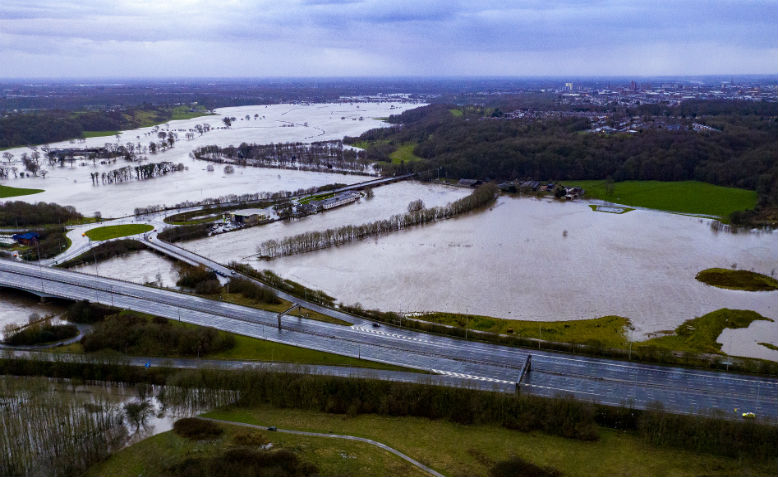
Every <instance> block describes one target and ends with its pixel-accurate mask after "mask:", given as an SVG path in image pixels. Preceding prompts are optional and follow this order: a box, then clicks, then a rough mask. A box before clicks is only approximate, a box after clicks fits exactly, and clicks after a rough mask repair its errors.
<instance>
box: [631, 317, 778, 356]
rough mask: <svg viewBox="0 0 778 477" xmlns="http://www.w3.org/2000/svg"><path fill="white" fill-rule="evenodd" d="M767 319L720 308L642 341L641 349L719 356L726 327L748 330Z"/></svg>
mask: <svg viewBox="0 0 778 477" xmlns="http://www.w3.org/2000/svg"><path fill="white" fill-rule="evenodd" d="M757 320H766V321H773V320H771V319H770V318H765V317H764V316H762V315H760V314H759V313H756V312H754V311H749V310H730V309H728V308H722V309H721V310H716V311H713V312H710V313H708V314H707V315H703V316H700V317H698V318H694V319H691V320H686V321H684V322H683V323H682V324H681V326H679V327H678V328H676V329H675V332H674V333H673V334H672V335H668V336H661V337H658V338H651V339H649V340H647V341H642V342H641V343H640V345H643V346H658V347H660V348H665V349H669V350H671V351H686V352H695V353H721V344H720V343H717V342H716V339H717V338H718V337H719V335H720V334H721V332H722V331H724V329H725V328H748V325H750V324H751V322H753V321H757Z"/></svg>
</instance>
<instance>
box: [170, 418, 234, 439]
mask: <svg viewBox="0 0 778 477" xmlns="http://www.w3.org/2000/svg"><path fill="white" fill-rule="evenodd" d="M173 432H175V433H176V434H178V435H179V436H181V437H183V438H185V439H191V440H197V441H200V440H205V439H215V438H217V437H219V436H220V435H222V433H224V430H223V429H222V428H221V427H219V426H218V425H216V424H215V423H213V422H211V421H206V420H203V419H197V418H194V417H187V418H184V419H179V420H177V421H176V422H175V423H174V424H173Z"/></svg>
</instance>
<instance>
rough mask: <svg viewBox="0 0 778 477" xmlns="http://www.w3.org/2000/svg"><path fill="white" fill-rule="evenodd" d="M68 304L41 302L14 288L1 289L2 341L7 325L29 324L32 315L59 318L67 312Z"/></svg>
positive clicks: (0, 319) (0, 334)
mask: <svg viewBox="0 0 778 477" xmlns="http://www.w3.org/2000/svg"><path fill="white" fill-rule="evenodd" d="M66 308H67V305H66V302H64V301H61V300H48V301H46V302H41V300H40V298H38V297H37V296H35V295H33V294H30V293H26V292H23V291H19V290H14V289H12V288H3V287H0V339H2V338H3V328H5V326H6V325H10V324H14V325H18V324H23V323H27V320H28V318H29V317H30V315H32V314H33V313H34V314H37V315H38V316H40V317H41V318H42V317H44V316H50V315H54V316H58V315H61V314H62V313H64V312H65V310H66Z"/></svg>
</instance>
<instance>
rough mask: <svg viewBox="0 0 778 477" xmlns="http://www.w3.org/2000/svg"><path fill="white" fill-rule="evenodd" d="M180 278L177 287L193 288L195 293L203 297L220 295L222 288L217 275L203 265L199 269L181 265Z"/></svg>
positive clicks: (179, 269)
mask: <svg viewBox="0 0 778 477" xmlns="http://www.w3.org/2000/svg"><path fill="white" fill-rule="evenodd" d="M178 276H179V278H178V281H176V285H178V286H180V287H186V288H191V289H192V290H194V291H195V293H198V294H201V295H213V294H214V293H219V290H221V288H222V287H221V284H220V283H219V278H218V277H217V276H216V273H215V272H214V271H213V270H208V269H207V268H205V267H204V266H202V265H200V266H199V267H192V266H189V265H180V266H179V268H178Z"/></svg>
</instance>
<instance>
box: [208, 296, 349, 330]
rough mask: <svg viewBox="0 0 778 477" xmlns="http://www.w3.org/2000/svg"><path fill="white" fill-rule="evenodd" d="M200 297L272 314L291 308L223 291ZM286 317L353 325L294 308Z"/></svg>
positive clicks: (283, 304)
mask: <svg viewBox="0 0 778 477" xmlns="http://www.w3.org/2000/svg"><path fill="white" fill-rule="evenodd" d="M202 296H203V297H205V298H209V299H211V300H221V301H225V302H227V303H233V304H235V305H241V306H248V307H251V308H257V309H260V310H267V311H272V312H274V313H281V312H282V311H286V310H288V309H289V307H291V306H292V303H291V302H289V301H287V300H283V299H281V303H277V304H270V303H264V302H261V301H258V300H253V299H251V298H246V297H244V296H243V295H241V294H239V293H228V292H226V291H225V290H224V289H223V290H222V292H221V293H219V294H217V295H202ZM288 315H289V316H296V317H298V318H301V319H308V320H316V321H323V322H325V323H332V324H335V325H343V326H351V325H352V324H353V323H349V322H348V321H344V320H339V319H338V318H333V317H331V316H327V315H324V314H321V313H319V312H316V311H313V310H309V309H307V308H295V309H294V310H293V311H291V312H289V313H288Z"/></svg>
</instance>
